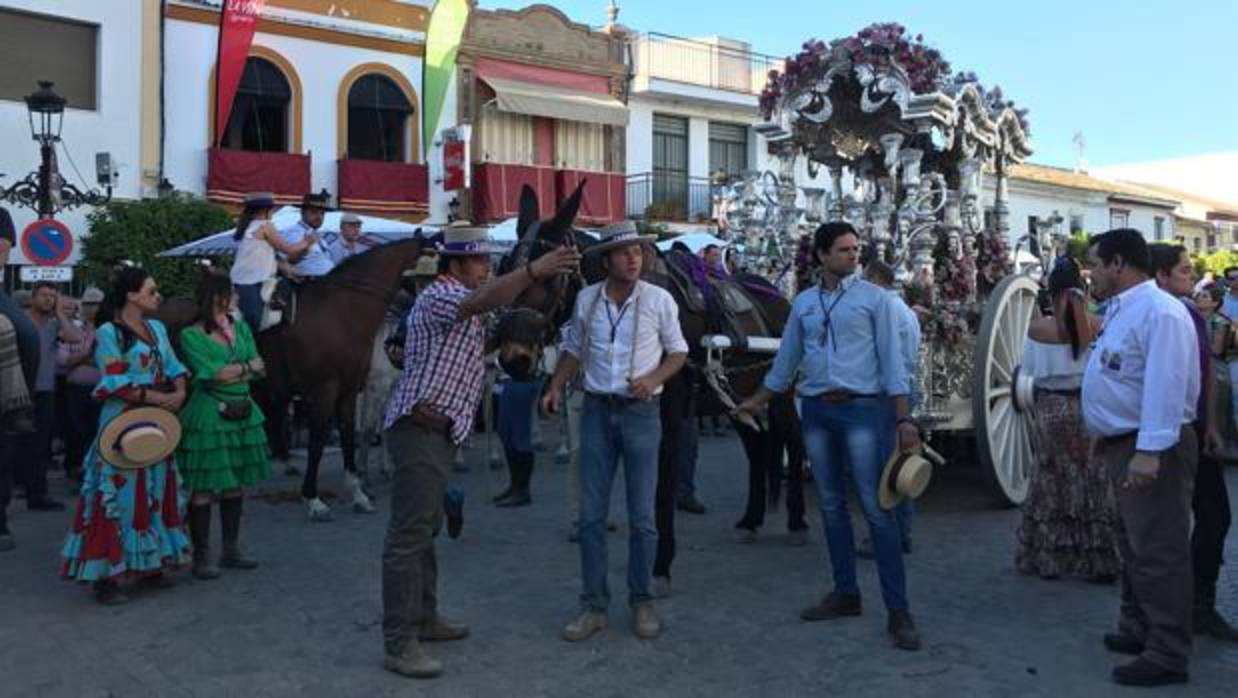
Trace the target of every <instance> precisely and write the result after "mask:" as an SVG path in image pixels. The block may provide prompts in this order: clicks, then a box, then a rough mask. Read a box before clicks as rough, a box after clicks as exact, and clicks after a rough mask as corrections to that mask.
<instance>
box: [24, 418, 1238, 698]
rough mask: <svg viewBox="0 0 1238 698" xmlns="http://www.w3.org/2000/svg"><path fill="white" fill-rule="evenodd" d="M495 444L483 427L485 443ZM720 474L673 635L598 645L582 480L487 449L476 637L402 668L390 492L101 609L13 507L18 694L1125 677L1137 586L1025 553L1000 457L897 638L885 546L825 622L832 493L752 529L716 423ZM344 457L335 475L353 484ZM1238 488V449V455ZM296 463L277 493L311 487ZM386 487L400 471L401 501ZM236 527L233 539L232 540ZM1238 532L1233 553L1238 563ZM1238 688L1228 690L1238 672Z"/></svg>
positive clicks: (254, 530) (927, 516)
mask: <svg viewBox="0 0 1238 698" xmlns="http://www.w3.org/2000/svg"><path fill="white" fill-rule="evenodd" d="M480 445H481V442H480V441H479V443H478V446H480ZM701 448H702V450H701V460H700V463H701V464H700V468H699V475H698V480H699V489H700V491H701V496H702V499H704V500H705V502H706V503H707V504H708V505H709V512H708V513H707V514H706V515H704V516H691V515H687V514H680V515H679V517H678V519H679V522H678V523H679V531H680V537H679V540H680V550H679V556H678V559H677V561H676V563H675V568H674V572H675V578H674V584H675V586H674V593H673V595H672V596H671V597H670V598H668V599H665V600H663V601H661V602H660V603H659V604H658V608H659V611H660V613H661V614H662V617H663V620H664V623H665V629H664V633H663V636H662V637H661V638H659V639H657V640H654V641H641V640H638V639H636V638H635V637H634V636H633V635H632V632H631V625H630V617H629V614H628V611H627V609H626V608H624V607H623V604H622V603H620V604H617V605H616V606H615V607H613V608H612V610H611V616H610V617H611V627H610V629H609V630H608V631H606V632H605V633H603V634H602V635H601V636H599V637H596V638H594V639H593V640H591V641H589V642H585V643H582V644H578V645H571V644H568V643H565V642H563V641H562V640H560V639H559V632H560V629H561V627H562V625H563V624H564V623H565V622H566V621H567V620H569V619H570V616H571V614H572V612H573V611H574V610H575V605H576V595H577V591H578V581H577V580H578V559H577V555H576V548H575V547H574V546H573V545H571V544H569V543H568V542H567V540H566V533H567V529H568V526H567V524H568V507H567V503H566V501H567V500H566V497H565V494H566V489H567V477H566V473H565V470H564V468H563V467H562V466H558V465H555V464H554V462H553V461H554V459H553V457H552V455H551V453H550V452H549V451H547V452H543V453H542V454H541V455H540V456H539V466H538V471H537V472H536V473H535V477H534V487H535V491H534V504H533V506H532V507H530V508H525V509H518V510H501V509H495V508H493V507H491V506H487V505H485V504H483V503H484V502H487V501H488V495H489V494H490V493H491V492H494V491H496V490H497V488H499V487H500V486H501V484H502V481H503V480H504V478H505V476H504V475H503V474H502V473H497V472H492V471H489V470H488V469H487V468H486V467H485V464H484V462H483V460H484V454H483V452H482V449H481V448H480V447H479V448H475V449H473V450H471V451H470V452H469V453H468V456H469V462H470V464H471V468H470V472H469V473H467V474H462V475H460V476H459V478H458V479H459V484H461V485H462V486H463V487H464V488H465V490H466V492H467V497H468V502H467V506H466V511H467V518H466V523H465V531H464V535H463V536H462V537H461V538H460V539H459V540H457V541H449V540H440V543H439V550H440V556H441V557H440V568H441V580H440V584H441V589H440V593H441V597H442V599H443V606H444V608H443V610H444V612H445V614H447V615H449V616H450V617H452V618H453V619H459V620H462V621H465V622H468V623H469V624H470V625H471V626H472V631H473V635H472V637H471V638H469V639H468V640H465V641H463V642H458V643H452V644H450V645H440V646H435V647H434V648H433V651H434V653H435V654H436V656H438V657H441V658H442V659H443V660H444V662H445V663H446V667H447V673H446V675H445V676H443V677H442V678H439V679H437V680H435V681H432V682H415V681H412V680H408V679H403V678H400V677H397V676H394V675H392V674H389V673H386V672H384V671H383V670H382V669H381V667H380V664H381V647H382V644H381V632H380V626H379V612H380V601H379V599H380V582H379V552H380V549H381V547H382V538H383V529H384V526H385V523H386V512H387V507H386V502H385V501H384V500H380V501H379V507H380V513H379V514H378V515H376V516H365V515H355V514H353V513H351V512H350V511H348V510H346V509H345V508H344V507H342V506H337V512H336V513H337V520H336V521H335V522H334V523H330V524H310V523H308V522H307V521H306V520H305V515H304V513H303V510H302V509H301V507H300V506H299V505H294V504H291V503H287V502H284V503H271V502H269V501H266V500H263V499H251V500H250V501H249V502H248V508H247V510H246V511H247V519H246V532H247V533H248V536H247V539H248V549H249V551H250V552H251V553H252V554H254V555H255V556H256V557H257V558H259V559H260V560H261V561H262V567H261V568H260V569H259V570H256V571H253V572H228V571H225V574H224V576H223V577H222V578H221V579H219V580H218V581H213V582H198V581H195V580H193V579H191V578H189V577H188V575H187V574H184V573H182V574H180V575H179V579H180V583H179V585H178V586H177V587H176V588H174V589H170V590H164V591H159V592H145V593H142V594H139V595H137V596H135V598H134V599H133V601H132V602H131V603H130V604H128V605H127V606H122V607H112V608H103V607H99V606H97V605H95V604H94V603H93V602H92V601H91V599H90V596H89V594H88V593H87V591H86V589H85V588H82V587H77V586H74V585H72V584H69V583H66V582H63V581H60V580H58V578H57V577H56V571H57V568H58V560H57V552H58V549H59V545H60V542H61V538H62V536H63V534H64V532H65V530H66V529H67V527H68V524H69V518H70V515H69V514H68V513H65V514H35V513H28V512H26V511H25V510H24V508H23V507H22V506H21V504H20V502H19V503H17V504H18V505H17V506H15V507H13V511H12V517H11V518H12V528H13V530H14V532H15V534H16V536H17V540H18V546H19V547H18V549H17V550H15V551H13V552H10V553H5V554H0V695H3V696H6V697H7V696H73V697H74V698H87V697H91V696H125V697H128V696H160V697H170V696H298V697H299V698H308V697H310V696H354V695H355V696H360V695H393V696H394V695H426V696H452V697H459V696H497V695H503V696H583V695H590V696H653V695H675V696H696V695H700V696H718V695H728V696H730V695H734V696H756V695H766V696H800V695H805V696H806V695H822V694H827V693H828V694H832V695H871V696H896V695H897V696H980V695H992V696H998V695H1000V696H1025V695H1026V696H1031V695H1059V696H1089V698H1096V697H1099V696H1106V695H1119V694H1124V693H1126V692H1127V691H1126V690H1125V689H1122V688H1120V687H1117V686H1115V685H1113V684H1111V683H1110V682H1109V680H1108V675H1109V671H1110V669H1111V668H1112V667H1113V666H1114V664H1115V663H1116V662H1118V661H1121V660H1123V659H1124V658H1121V657H1118V656H1115V655H1112V654H1108V653H1107V652H1105V650H1104V649H1103V648H1102V647H1101V642H1100V637H1101V633H1102V632H1104V631H1105V630H1107V629H1108V628H1109V627H1110V626H1111V625H1112V621H1113V619H1114V616H1115V612H1116V606H1117V590H1116V588H1114V587H1102V586H1095V585H1092V584H1088V583H1085V582H1083V581H1072V580H1062V581H1056V582H1046V581H1042V580H1040V579H1035V578H1030V579H1029V578H1026V577H1022V576H1020V575H1018V574H1016V573H1015V572H1014V571H1013V568H1012V557H1013V541H1014V529H1015V526H1016V524H1017V519H1018V514H1017V512H1016V511H1014V510H1003V509H998V508H995V507H994V506H993V502H992V500H991V499H990V497H989V495H988V493H987V491H986V490H985V489H984V487H983V485H982V484H981V478H980V473H979V472H978V471H976V470H974V469H970V468H966V467H954V468H950V469H948V470H946V471H945V472H942V473H939V476H938V478H937V480H936V481H935V482H934V484H933V486H932V487H931V488H930V491H929V493H928V494H927V495H926V496H925V498H924V500H923V501H922V504H921V509H920V511H921V514H920V517H919V520H918V521H917V525H916V536H915V542H916V549H915V553H914V554H913V555H911V556H910V558H909V559H908V575H909V580H910V594H911V599H912V604H913V609H914V611H915V613H916V617H917V620H918V622H919V625H920V629H921V632H922V634H923V637H924V641H925V649H924V650H923V651H921V652H919V653H905V652H899V651H897V650H894V649H892V648H891V647H890V646H889V644H888V643H887V641H886V638H885V636H884V628H885V613H884V611H883V609H882V608H881V603H880V594H879V591H878V588H877V576H876V571H875V569H873V566H872V563H861V564H862V567H861V584H862V587H863V591H864V593H865V596H866V599H867V601H868V603H867V608H866V613H865V615H864V616H863V617H861V618H853V619H846V620H840V621H835V622H833V623H813V624H805V623H802V622H800V621H799V619H798V617H797V615H796V614H797V612H798V609H800V608H801V607H802V606H805V605H808V604H810V603H812V602H814V601H815V600H816V599H817V598H819V596H820V595H821V594H822V593H823V592H824V591H825V590H826V582H827V567H826V563H825V560H824V555H825V553H824V549H823V543H822V541H821V535H820V524H819V518H818V517H817V515H816V513H815V499H812V500H810V502H809V509H810V511H813V513H812V515H811V517H810V521H811V525H812V528H813V530H812V532H811V533H812V535H811V538H810V543H809V545H808V546H807V547H800V548H795V547H789V546H787V545H786V544H785V542H784V538H785V536H784V534H785V531H782V530H780V529H781V525H773V524H775V523H779V524H780V523H781V517H782V514H781V513H780V514H776V515H774V516H773V517H771V520H770V522H769V525H767V527H766V529H765V530H764V531H763V532H762V535H761V536H760V538H759V539H758V541H757V542H756V543H755V544H753V545H749V546H741V545H738V544H736V543H734V542H732V538H731V526H732V524H733V523H734V521H735V519H737V518H738V515H739V513H740V509H741V505H742V502H743V486H744V484H743V483H744V482H745V481H746V480H745V477H744V465H743V461H742V452H741V450H740V446H739V443H738V440H737V439H735V438H734V437H733V436H727V437H714V436H709V437H703V438H702V441H701ZM339 478H340V470H339V465H338V461H337V460H333V461H331V462H330V463H329V464H328V466H327V467H326V468H325V470H324V475H323V484H324V487H327V488H332V489H335V490H336V491H340V490H341V489H342V488H341V486H340V484H339ZM1229 483H1230V487H1231V489H1232V490H1233V491H1235V492H1238V469H1231V470H1230V472H1229ZM294 488H295V481H293V480H289V479H286V478H283V477H282V476H279V477H277V478H276V479H275V480H273V481H272V482H271V483H270V484H269V485H268V486H267V487H266V488H265V489H267V490H268V491H285V492H290V491H293V490H294ZM385 491H386V488H385V486H383V485H382V484H379V486H378V492H379V495H380V497H381V496H382V495H384V494H385ZM621 492H622V489H621V488H617V491H616V504H617V506H616V507H615V508H614V511H615V512H617V513H616V514H614V515H613V518H614V520H615V521H617V522H618V523H619V524H620V528H619V530H618V531H617V532H615V533H612V534H611V535H610V537H609V541H610V544H611V546H610V547H611V574H612V576H611V580H612V584H613V585H614V586H613V588H614V590H615V591H616V597H617V598H618V599H622V598H623V596H624V593H623V579H624V575H623V570H624V565H625V560H626V537H625V535H624V533H623V527H622V522H623V515H622V513H621V512H622V504H621V496H622V495H621V494H620V493H621ZM217 536H218V534H216V537H215V539H216V540H218V537H217ZM1236 538H1238V536H1231V537H1230V545H1229V551H1230V559H1231V560H1238V541H1236V540H1235V539H1236ZM1221 597H1222V604H1223V606H1224V609H1225V611H1226V613H1227V614H1228V616H1229V617H1230V618H1235V617H1238V568H1235V566H1234V565H1233V564H1232V563H1231V565H1230V568H1229V569H1228V570H1227V571H1226V573H1225V574H1224V576H1223V579H1222V590H1221ZM1191 669H1192V675H1191V684H1190V685H1189V686H1186V687H1182V688H1174V689H1168V690H1167V689H1162V690H1161V691H1160V692H1159V693H1158V695H1199V696H1204V695H1209V696H1220V695H1233V693H1232V688H1233V685H1234V684H1235V682H1238V646H1232V645H1231V646H1222V645H1220V644H1217V643H1216V642H1213V641H1209V640H1202V641H1200V642H1199V643H1198V644H1197V646H1196V654H1195V659H1194V662H1193V664H1192V667H1191ZM1227 686H1228V687H1229V688H1226V687H1227Z"/></svg>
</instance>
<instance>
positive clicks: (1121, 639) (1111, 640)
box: [1105, 633, 1143, 654]
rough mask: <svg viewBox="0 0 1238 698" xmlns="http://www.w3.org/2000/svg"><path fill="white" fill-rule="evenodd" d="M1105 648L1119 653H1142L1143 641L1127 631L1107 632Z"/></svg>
mask: <svg viewBox="0 0 1238 698" xmlns="http://www.w3.org/2000/svg"><path fill="white" fill-rule="evenodd" d="M1105 649H1107V650H1109V651H1110V652H1117V653H1118V654H1141V653H1142V652H1143V642H1141V641H1140V640H1139V638H1137V637H1135V636H1134V635H1127V634H1126V633H1105Z"/></svg>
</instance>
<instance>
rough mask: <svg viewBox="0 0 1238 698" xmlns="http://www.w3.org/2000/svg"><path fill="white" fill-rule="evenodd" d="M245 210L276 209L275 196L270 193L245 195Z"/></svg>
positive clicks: (253, 192) (258, 192) (254, 192)
mask: <svg viewBox="0 0 1238 698" xmlns="http://www.w3.org/2000/svg"><path fill="white" fill-rule="evenodd" d="M245 208H275V195H274V194H272V193H271V192H269V191H251V192H249V193H248V194H246V195H245Z"/></svg>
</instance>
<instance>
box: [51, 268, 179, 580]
mask: <svg viewBox="0 0 1238 698" xmlns="http://www.w3.org/2000/svg"><path fill="white" fill-rule="evenodd" d="M108 300H109V301H110V302H109V303H108V307H110V308H112V309H114V311H113V312H112V314H111V321H110V322H107V323H106V324H104V325H101V326H100V327H99V329H98V330H97V332H96V340H95V342H96V345H95V365H96V366H97V367H98V369H99V372H100V374H101V376H100V378H99V382H98V384H97V385H96V386H95V389H94V399H95V400H98V401H101V402H102V403H103V404H102V407H101V410H100V415H99V429H100V431H102V430H103V428H104V425H106V424H108V423H109V422H110V421H112V420H113V419H114V418H116V417H117V416H118V415H120V414H121V413H122V412H124V411H126V410H129V409H131V408H136V407H158V408H161V409H163V410H167V411H169V412H177V411H179V410H180V408H181V405H182V404H183V403H184V401H185V367H184V366H183V365H181V362H180V360H178V359H177V357H176V354H175V352H173V350H172V344H171V342H170V341H169V340H168V333H167V330H166V329H165V328H164V326H163V323H161V322H159V321H158V320H155V319H153V318H152V317H151V316H152V315H153V314H154V313H155V311H156V310H158V308H159V301H160V298H159V288H158V286H157V285H156V283H155V280H154V279H153V278H151V275H150V274H149V273H148V272H147V271H146V270H144V269H142V268H140V267H135V266H125V267H121V268H120V269H119V270H118V271H117V273H116V275H115V278H114V279H113V282H112V289H111V292H110V294H109V298H108ZM99 451H100V443H99V440H98V439H96V440H95V442H94V443H93V444H91V446H90V450H89V451H87V453H86V457H85V460H84V461H83V463H82V474H81V477H82V487H81V493H80V494H79V495H78V500H77V513H76V515H75V516H74V517H73V526H72V529H71V530H70V531H69V535H68V538H67V539H66V541H65V545H64V549H63V556H64V560H65V562H64V568H63V574H64V576H65V577H66V578H68V579H73V580H77V581H80V582H91V583H93V585H94V591H95V598H96V599H97V600H98V601H99V602H100V603H104V604H114V603H123V602H125V601H127V600H128V597H127V596H126V594H125V592H124V590H123V589H122V588H121V586H120V582H122V581H125V580H126V579H132V578H135V577H136V578H139V579H142V580H145V581H150V582H153V583H154V584H155V585H157V586H161V587H162V586H169V585H170V584H171V580H170V579H169V578H168V576H167V575H166V574H165V572H168V571H170V570H171V569H173V568H175V567H179V566H180V565H182V564H184V563H185V562H186V561H187V560H188V557H189V539H188V538H187V537H186V536H185V532H184V526H183V524H182V515H183V513H184V507H185V501H184V492H183V490H182V488H181V480H180V474H179V473H178V472H177V469H176V464H175V461H174V460H173V458H172V457H171V456H168V457H166V458H164V459H163V460H160V461H158V462H155V463H153V464H150V465H146V466H144V467H121V466H119V465H117V464H116V463H114V462H113V461H112V460H111V459H108V458H104V457H103V455H101V454H100V452H99Z"/></svg>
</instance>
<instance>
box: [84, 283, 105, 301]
mask: <svg viewBox="0 0 1238 698" xmlns="http://www.w3.org/2000/svg"><path fill="white" fill-rule="evenodd" d="M82 302H83V303H102V302H103V291H101V290H99V289H97V288H95V287H94V286H91V287H90V288H87V289H86V290H85V291H82Z"/></svg>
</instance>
